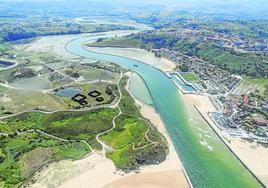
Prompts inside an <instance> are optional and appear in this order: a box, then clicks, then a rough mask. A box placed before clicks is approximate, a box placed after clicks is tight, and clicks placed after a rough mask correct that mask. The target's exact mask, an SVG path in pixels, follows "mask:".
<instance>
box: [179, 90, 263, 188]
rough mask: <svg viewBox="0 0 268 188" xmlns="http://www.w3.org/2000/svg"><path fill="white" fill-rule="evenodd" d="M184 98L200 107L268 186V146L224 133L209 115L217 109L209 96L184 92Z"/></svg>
mask: <svg viewBox="0 0 268 188" xmlns="http://www.w3.org/2000/svg"><path fill="white" fill-rule="evenodd" d="M183 98H184V99H185V101H186V102H187V103H189V104H191V105H193V106H195V107H196V108H197V109H198V111H199V112H200V113H201V114H202V116H203V118H204V119H205V120H206V121H207V122H208V123H209V124H210V126H212V128H213V129H214V131H216V132H217V134H218V135H219V136H221V137H222V139H223V141H224V142H225V144H226V145H227V146H228V147H229V148H230V149H231V150H232V152H234V154H235V155H236V156H237V157H238V158H239V160H241V161H242V162H243V163H244V164H245V165H246V166H247V168H248V169H249V170H250V171H251V172H252V173H253V174H254V175H255V176H257V178H259V179H260V181H262V183H263V184H264V185H265V186H268V148H265V147H263V146H261V145H260V144H257V143H256V142H252V143H250V142H249V141H246V140H242V139H240V138H234V137H231V136H229V135H227V134H223V132H222V131H221V130H219V129H218V127H217V125H216V124H215V123H214V121H212V119H211V118H210V117H209V115H208V113H209V112H213V111H216V109H215V108H214V106H213V104H212V102H211V101H210V99H209V97H208V96H204V95H194V94H183Z"/></svg>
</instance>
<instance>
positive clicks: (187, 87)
mask: <svg viewBox="0 0 268 188" xmlns="http://www.w3.org/2000/svg"><path fill="white" fill-rule="evenodd" d="M172 78H173V79H174V80H175V82H176V83H177V84H179V85H180V86H181V87H182V89H183V90H184V91H187V92H195V91H196V89H195V88H194V87H193V86H191V85H189V84H187V83H185V82H184V81H183V80H182V79H181V78H180V77H179V76H178V75H176V74H172Z"/></svg>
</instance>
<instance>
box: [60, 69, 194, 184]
mask: <svg viewBox="0 0 268 188" xmlns="http://www.w3.org/2000/svg"><path fill="white" fill-rule="evenodd" d="M128 76H129V77H130V79H131V74H128ZM127 87H128V86H127ZM135 101H136V103H137V104H138V105H139V106H140V109H141V114H142V115H143V116H144V117H145V118H147V119H148V120H150V121H151V123H152V124H153V125H155V126H156V127H157V128H158V130H159V131H160V132H161V133H162V134H163V135H164V136H165V138H166V139H167V142H168V145H169V154H168V156H167V159H166V160H165V161H164V162H162V163H161V164H159V165H152V166H145V167H142V168H141V169H140V173H138V174H135V173H129V174H124V173H122V172H116V169H115V167H114V165H113V164H111V163H112V162H111V161H110V160H108V159H105V158H103V159H102V160H103V162H104V161H106V162H105V163H106V164H98V163H96V164H95V167H94V170H91V171H90V170H89V171H87V172H86V173H82V174H81V175H79V176H77V177H75V178H73V179H71V180H69V181H67V182H66V183H64V184H63V185H62V186H61V187H62V188H66V187H67V188H72V187H74V186H76V185H83V186H81V187H94V188H98V187H99V188H131V187H133V188H134V187H137V188H166V187H169V188H184V187H189V186H188V183H187V179H186V177H185V175H184V172H183V169H182V166H181V165H182V164H181V161H180V159H179V157H178V155H177V153H176V151H175V148H174V146H173V144H172V142H171V140H170V137H169V136H168V133H167V131H166V129H165V126H164V124H163V122H162V120H161V118H160V116H159V114H158V113H157V112H156V111H155V109H154V108H153V107H151V106H149V105H147V104H144V103H142V102H141V101H138V100H137V99H135ZM91 157H92V156H91ZM93 157H94V156H93ZM95 157H96V156H95ZM98 157H100V158H101V156H100V155H98ZM91 161H92V160H91ZM102 171H105V173H102ZM98 172H100V174H99V173H98ZM122 175H123V177H122ZM88 181H90V185H88V184H87V183H88ZM82 182H84V183H82ZM93 185H94V186H93Z"/></svg>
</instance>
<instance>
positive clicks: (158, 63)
mask: <svg viewBox="0 0 268 188" xmlns="http://www.w3.org/2000/svg"><path fill="white" fill-rule="evenodd" d="M86 49H88V50H90V51H93V52H101V53H107V54H112V55H119V56H124V57H127V58H131V59H135V60H138V61H142V62H145V63H146V64H148V65H152V66H154V67H156V68H158V69H160V70H162V71H164V72H169V71H173V70H174V69H175V68H176V64H175V63H174V62H173V61H171V60H168V59H166V58H158V57H155V55H154V53H152V52H148V51H146V50H143V49H137V48H110V47H107V48H106V47H105V48H96V47H86Z"/></svg>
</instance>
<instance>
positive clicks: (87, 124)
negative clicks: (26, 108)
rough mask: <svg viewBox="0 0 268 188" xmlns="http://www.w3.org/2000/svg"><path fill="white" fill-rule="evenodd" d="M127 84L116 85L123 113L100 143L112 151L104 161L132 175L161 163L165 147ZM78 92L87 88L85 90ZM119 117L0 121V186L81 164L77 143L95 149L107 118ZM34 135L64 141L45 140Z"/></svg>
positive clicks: (109, 113) (112, 111)
mask: <svg viewBox="0 0 268 188" xmlns="http://www.w3.org/2000/svg"><path fill="white" fill-rule="evenodd" d="M126 82H127V79H126V78H124V79H122V80H121V82H120V89H121V91H122V94H123V96H122V99H121V101H120V104H119V106H120V108H121V110H122V112H123V114H121V115H120V116H119V117H117V119H116V121H115V123H116V127H115V129H113V130H111V131H109V132H107V133H106V134H104V135H103V136H102V137H101V139H102V140H103V141H104V142H105V143H106V144H107V145H109V146H110V147H111V148H113V150H112V151H109V152H108V153H107V157H108V158H110V159H111V160H113V162H114V164H115V165H116V167H117V168H119V169H122V170H124V171H131V170H134V169H137V168H138V167H139V166H141V165H146V164H158V163H160V162H161V161H163V160H165V158H166V155H167V151H168V147H167V143H166V140H165V138H164V137H163V136H162V135H161V134H160V133H159V132H158V131H157V129H156V128H154V127H153V126H152V125H151V124H150V123H149V121H148V120H146V119H144V118H143V117H142V116H141V114H140V112H139V108H138V107H137V106H136V105H135V103H134V100H133V99H132V97H131V96H130V94H129V93H128V92H127V90H126V89H125V86H126ZM81 87H82V86H81ZM83 87H85V88H86V89H87V86H83ZM118 113H119V110H118V109H116V108H102V109H98V110H92V111H83V112H78V111H77V112H56V113H52V114H44V113H41V112H27V113H23V114H20V115H17V116H14V117H10V118H7V119H3V120H2V121H1V123H0V132H1V133H6V134H8V136H1V139H0V172H1V174H0V182H4V183H5V185H4V187H13V186H15V185H18V184H19V183H20V182H22V181H23V180H24V179H25V178H26V177H28V176H29V175H31V174H32V173H33V172H34V171H35V170H37V169H38V168H40V167H41V166H42V165H44V164H46V163H47V162H48V161H51V160H61V159H81V158H82V157H84V156H85V155H86V154H88V153H89V152H90V149H89V147H88V146H87V145H86V143H85V142H82V140H83V141H86V142H87V143H88V144H89V145H90V146H91V147H92V148H93V149H95V150H100V149H101V145H100V144H99V142H97V140H96V136H97V134H99V133H102V132H104V131H106V130H109V129H111V128H112V119H113V118H114V117H115V116H116V115H117V114H118ZM37 130H40V131H43V132H45V133H48V134H50V135H53V136H56V137H58V138H63V139H65V141H62V140H58V139H57V138H52V137H48V136H44V134H41V133H40V132H38V131H37ZM30 131H31V132H30Z"/></svg>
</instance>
